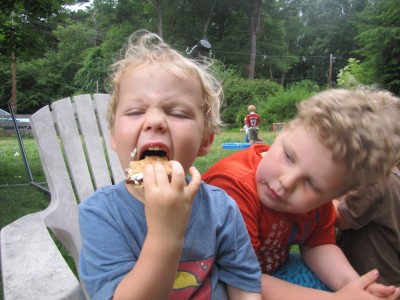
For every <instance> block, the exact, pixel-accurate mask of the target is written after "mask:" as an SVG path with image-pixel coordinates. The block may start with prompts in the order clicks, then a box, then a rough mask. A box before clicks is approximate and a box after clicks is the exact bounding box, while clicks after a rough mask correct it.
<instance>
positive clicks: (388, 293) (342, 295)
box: [335, 270, 400, 300]
mask: <svg viewBox="0 0 400 300" xmlns="http://www.w3.org/2000/svg"><path fill="white" fill-rule="evenodd" d="M378 277H379V273H378V271H377V270H372V271H370V272H368V273H366V274H364V275H363V276H361V277H360V278H358V279H356V280H353V281H352V282H350V283H348V284H347V285H346V286H344V287H343V288H342V289H340V290H339V291H337V292H336V293H335V294H336V295H337V299H340V300H345V299H349V300H353V299H362V300H369V299H371V300H372V299H388V300H397V299H399V297H400V288H394V287H386V286H383V285H380V284H376V283H375V281H376V279H378ZM373 285H377V286H380V287H376V288H372V289H373V290H374V293H372V292H370V291H369V289H370V287H371V286H373ZM382 287H384V288H382Z"/></svg>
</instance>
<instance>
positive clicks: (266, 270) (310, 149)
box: [203, 89, 400, 300]
mask: <svg viewBox="0 0 400 300" xmlns="http://www.w3.org/2000/svg"><path fill="white" fill-rule="evenodd" d="M399 130H400V123H399V122H393V117H392V116H389V115H387V112H386V111H384V110H383V109H381V103H380V100H379V95H378V94H377V93H376V92H373V91H367V90H357V91H348V90H343V89H332V90H327V91H324V92H321V93H318V94H316V95H315V96H313V97H311V98H310V99H308V100H305V101H302V102H300V104H299V105H298V113H297V115H296V117H295V118H294V119H293V120H292V121H291V122H289V123H288V124H287V125H286V126H285V128H284V129H283V130H282V131H281V132H280V133H279V134H278V136H277V137H276V139H275V141H274V143H273V144H272V145H271V146H268V145H253V146H251V147H250V148H248V149H245V150H242V151H239V152H237V153H235V154H232V155H230V156H228V157H226V158H224V159H222V160H221V161H219V162H217V163H216V164H215V165H214V166H212V167H211V168H210V169H209V170H208V171H207V172H206V173H205V174H204V175H203V180H204V181H205V182H207V183H209V184H212V185H215V186H218V187H221V188H222V189H224V190H225V191H226V192H227V193H228V194H229V195H230V196H231V197H232V198H233V199H234V200H235V201H236V202H237V204H238V205H239V208H240V210H241V213H242V215H243V217H244V220H245V223H246V227H247V230H248V232H249V235H250V238H251V241H252V245H253V248H254V250H255V252H256V254H257V257H258V260H259V263H260V266H261V270H262V272H263V275H262V295H263V299H273V300H275V299H308V300H310V299H377V298H380V297H382V298H388V299H397V298H398V297H399V294H400V289H399V288H397V289H396V288H395V287H393V286H389V287H387V286H383V285H380V284H376V283H374V284H371V285H367V284H365V285H364V284H363V285H362V284H360V281H359V278H360V275H359V274H358V273H357V272H356V271H355V270H354V269H353V268H352V267H351V265H350V264H349V262H348V260H347V259H346V257H345V256H344V254H343V252H342V251H341V250H340V248H339V247H337V246H336V244H335V242H336V239H335V227H334V222H335V210H334V207H333V205H332V199H334V198H335V197H339V196H341V195H344V194H345V193H346V192H348V191H349V190H353V189H356V188H360V187H362V186H365V185H368V184H371V183H372V182H376V181H378V180H380V179H382V178H385V177H386V176H387V175H388V174H389V172H390V170H391V169H392V166H393V164H394V162H395V161H394V160H395V157H396V154H397V153H398V151H399V149H400V135H397V134H396V133H398V132H399ZM292 245H299V247H300V256H301V258H299V257H298V256H296V255H293V257H292V255H291V254H290V249H291V246H292ZM293 260H294V263H293ZM368 274H369V275H368V276H372V277H374V279H376V278H377V277H378V272H377V271H373V272H372V273H368ZM315 275H316V276H315ZM357 282H358V283H357ZM293 283H295V284H293ZM301 285H303V286H305V287H308V288H305V287H303V286H301ZM310 288H311V289H310ZM319 289H322V290H325V291H322V290H319ZM326 290H332V291H335V292H334V293H331V292H328V291H326Z"/></svg>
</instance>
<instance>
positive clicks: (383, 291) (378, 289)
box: [367, 282, 400, 299]
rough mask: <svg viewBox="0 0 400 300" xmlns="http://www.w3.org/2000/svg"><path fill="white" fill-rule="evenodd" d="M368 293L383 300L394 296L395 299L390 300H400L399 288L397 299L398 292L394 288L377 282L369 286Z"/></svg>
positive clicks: (399, 289)
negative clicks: (399, 299)
mask: <svg viewBox="0 0 400 300" xmlns="http://www.w3.org/2000/svg"><path fill="white" fill-rule="evenodd" d="M367 291H368V292H369V293H370V294H372V295H375V296H377V297H381V298H385V297H390V296H392V295H393V297H394V298H389V299H398V298H399V297H400V288H397V297H396V291H395V287H394V286H386V285H383V284H380V283H376V282H374V283H372V284H371V285H369V286H368V287H367Z"/></svg>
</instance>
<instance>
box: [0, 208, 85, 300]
mask: <svg viewBox="0 0 400 300" xmlns="http://www.w3.org/2000/svg"><path fill="white" fill-rule="evenodd" d="M0 239H1V241H0V242H1V271H2V272H1V273H2V280H3V294H4V299H5V300H13V299H18V300H23V299H85V295H84V293H83V290H82V288H81V286H80V283H79V281H78V279H77V278H76V277H75V275H74V274H73V272H72V270H71V269H70V268H69V266H68V265H67V263H66V262H65V260H64V258H63V257H62V255H61V253H60V252H59V250H58V248H57V246H56V244H55V243H54V241H53V239H52V238H51V236H50V234H49V232H48V231H47V228H46V226H45V224H44V222H43V219H42V212H38V213H34V214H30V215H26V216H24V217H22V218H20V219H18V220H16V221H14V222H13V223H11V224H9V225H7V226H5V227H3V228H2V230H1V235H0Z"/></svg>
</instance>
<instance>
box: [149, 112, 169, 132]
mask: <svg viewBox="0 0 400 300" xmlns="http://www.w3.org/2000/svg"><path fill="white" fill-rule="evenodd" d="M166 128H167V125H166V120H165V115H164V114H162V113H158V112H151V113H148V114H147V115H146V121H145V125H144V129H145V130H146V131H149V130H153V131H161V132H162V131H165V130H166Z"/></svg>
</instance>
